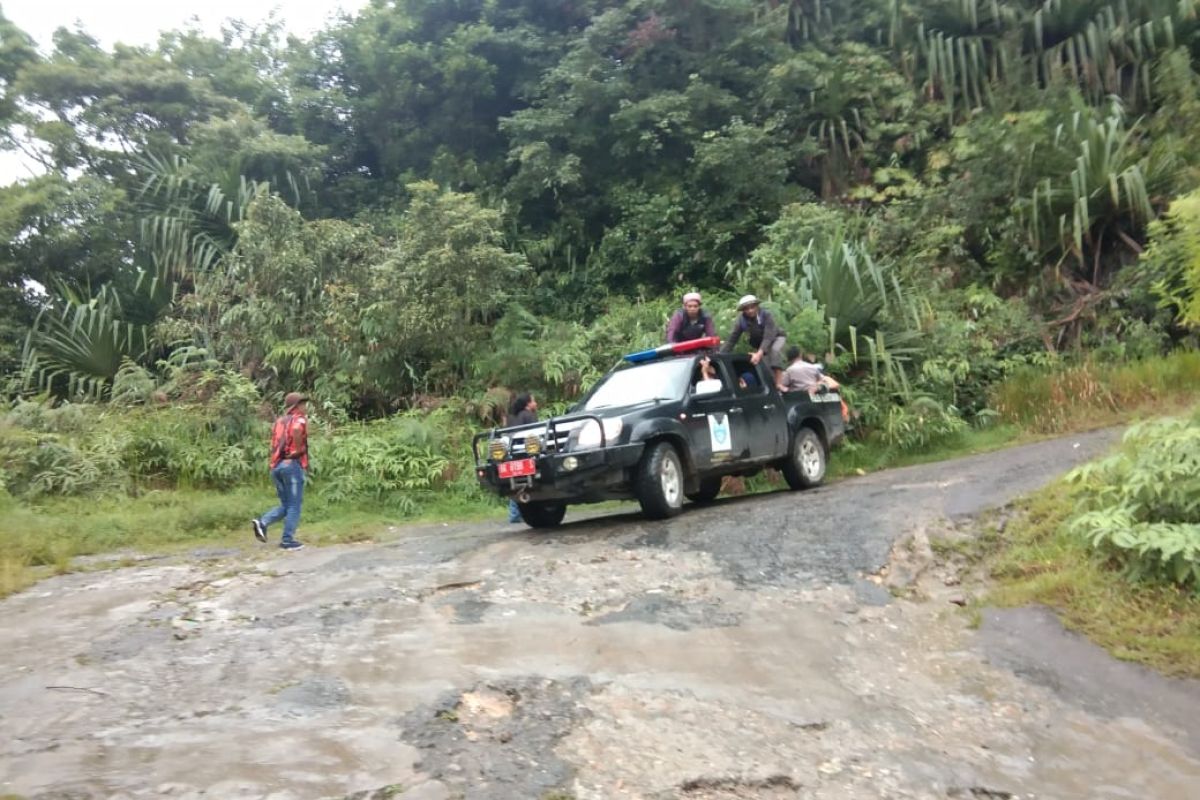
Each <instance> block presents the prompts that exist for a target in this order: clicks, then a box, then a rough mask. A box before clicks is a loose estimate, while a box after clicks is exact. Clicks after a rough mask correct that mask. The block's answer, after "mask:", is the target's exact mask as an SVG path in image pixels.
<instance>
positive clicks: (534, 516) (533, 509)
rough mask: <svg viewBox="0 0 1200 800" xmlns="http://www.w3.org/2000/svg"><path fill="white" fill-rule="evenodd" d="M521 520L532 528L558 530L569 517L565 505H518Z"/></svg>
mask: <svg viewBox="0 0 1200 800" xmlns="http://www.w3.org/2000/svg"><path fill="white" fill-rule="evenodd" d="M517 508H519V509H520V510H521V519H523V520H525V524H526V525H528V526H529V527H531V528H557V527H558V526H559V525H561V524H562V521H563V517H565V516H566V515H567V506H566V504H564V503H545V502H543V503H517Z"/></svg>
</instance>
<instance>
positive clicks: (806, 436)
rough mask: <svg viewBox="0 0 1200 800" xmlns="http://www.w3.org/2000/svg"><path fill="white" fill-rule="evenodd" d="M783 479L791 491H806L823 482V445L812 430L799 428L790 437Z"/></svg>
mask: <svg viewBox="0 0 1200 800" xmlns="http://www.w3.org/2000/svg"><path fill="white" fill-rule="evenodd" d="M783 477H784V478H785V479H786V480H787V483H788V486H790V487H792V488H793V489H808V488H809V487H812V486H817V485H819V484H820V483H821V481H823V480H825V445H824V444H822V443H821V437H820V436H818V435H817V432H816V431H814V430H813V429H812V428H801V429H800V430H798V431H796V435H795V436H793V437H792V448H791V450H790V451H789V452H788V457H787V460H786V461H784V462H783Z"/></svg>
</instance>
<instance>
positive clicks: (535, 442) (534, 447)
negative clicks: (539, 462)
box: [525, 433, 542, 456]
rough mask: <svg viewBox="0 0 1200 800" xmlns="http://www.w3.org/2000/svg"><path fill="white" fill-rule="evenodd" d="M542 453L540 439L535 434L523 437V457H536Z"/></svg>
mask: <svg viewBox="0 0 1200 800" xmlns="http://www.w3.org/2000/svg"><path fill="white" fill-rule="evenodd" d="M540 452H542V437H540V436H538V435H537V434H536V433H535V434H531V435H529V436H526V437H525V455H528V456H536V455H537V454H538V453H540Z"/></svg>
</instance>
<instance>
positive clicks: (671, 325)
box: [667, 292, 716, 344]
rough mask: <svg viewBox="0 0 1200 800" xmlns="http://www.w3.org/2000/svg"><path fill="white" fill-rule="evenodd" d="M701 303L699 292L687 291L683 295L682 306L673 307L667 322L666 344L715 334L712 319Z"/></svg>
mask: <svg viewBox="0 0 1200 800" xmlns="http://www.w3.org/2000/svg"><path fill="white" fill-rule="evenodd" d="M701 305H702V301H701V299H700V293H699V292H688V293H687V294H685V295H684V296H683V308H677V309H675V313H674V314H672V315H671V320H670V321H669V322H668V323H667V344H676V343H677V342H690V341H692V340H694V339H702V338H704V337H706V336H716V328H714V327H713V319H712V317H711V316H709V315H708V313H707V312H706V311H705V310H704V309H703V308H701V307H700V306H701Z"/></svg>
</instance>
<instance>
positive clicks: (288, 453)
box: [250, 392, 308, 550]
mask: <svg viewBox="0 0 1200 800" xmlns="http://www.w3.org/2000/svg"><path fill="white" fill-rule="evenodd" d="M307 401H308V398H307V397H305V396H304V395H302V394H300V393H299V392H289V393H288V395H287V397H285V398H283V416H282V417H279V418H278V419H277V420H275V425H274V427H273V428H272V429H271V481H272V482H273V483H274V484H275V493H276V494H277V495H279V505H278V506H276V507H275V508H273V509H271V510H270V511H268V512H267V513H265V514H263V515H262V516H261V517H258V518H257V519H253V520H251V521H250V524H251V525H252V526H253V527H254V538H256V539H258V540H259V541H260V542H266V541H267V527H268V526H269V525H272V524H274V523H276V522H278V521H279V520H281V519H282V520H283V537H282V539H281V540H280V542H279V546H280V547H281V548H282V549H284V550H299V549H300V548H301V547H304V545H302V544H301V543H300V542H299V541H298V540H297V539H296V527H297V526H298V525H299V524H300V505H301V503H303V501H304V478H305V475H306V474H307V472H308V418H307V417H306V416H305V411H307V405H306V403H307Z"/></svg>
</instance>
